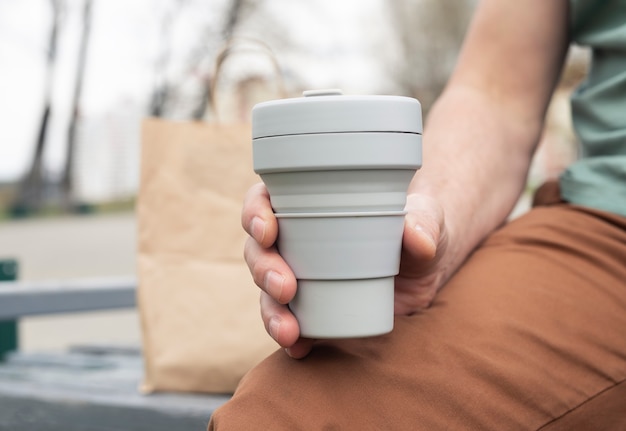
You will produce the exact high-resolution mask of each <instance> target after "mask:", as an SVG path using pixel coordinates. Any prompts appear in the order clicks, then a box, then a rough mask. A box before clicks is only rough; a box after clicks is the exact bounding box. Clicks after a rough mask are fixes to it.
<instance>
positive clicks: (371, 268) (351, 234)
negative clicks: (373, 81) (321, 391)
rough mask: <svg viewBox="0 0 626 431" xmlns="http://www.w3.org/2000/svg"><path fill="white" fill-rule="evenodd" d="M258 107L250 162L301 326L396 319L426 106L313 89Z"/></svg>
mask: <svg viewBox="0 0 626 431" xmlns="http://www.w3.org/2000/svg"><path fill="white" fill-rule="evenodd" d="M313 96H314V97H302V98H294V99H284V100H277V101H271V102H264V103H260V104H258V105H256V106H255V107H254V109H253V111H252V136H253V158H254V170H255V172H256V173H258V174H259V175H260V176H261V179H262V180H263V182H264V183H265V184H266V186H267V188H268V191H269V194H270V200H271V203H272V207H273V209H274V211H275V213H276V216H277V218H278V224H279V235H278V243H277V245H278V250H279V252H280V254H281V255H282V256H283V258H284V259H285V260H286V261H287V263H288V264H289V265H290V267H291V268H292V269H293V270H294V273H295V275H296V278H297V279H298V291H297V294H296V298H295V299H294V300H293V301H292V302H291V303H290V307H291V309H292V311H293V312H294V314H295V316H296V318H297V319H298V322H299V324H300V330H301V335H302V336H305V337H313V338H342V337H364V336H373V335H380V334H384V333H387V332H389V331H391V330H392V328H393V280H394V275H395V274H397V273H398V268H399V259H400V248H401V243H402V228H403V217H404V213H403V212H402V211H403V209H404V205H405V200H406V190H407V188H408V185H409V183H410V181H411V179H412V178H413V175H414V174H415V171H416V170H417V169H419V168H420V167H421V162H422V158H421V133H422V118H421V107H420V104H419V102H418V101H417V100H415V99H411V98H407V97H397V96H342V95H339V94H336V93H334V92H332V91H331V92H316V93H315V94H314V95H313Z"/></svg>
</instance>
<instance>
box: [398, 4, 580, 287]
mask: <svg viewBox="0 0 626 431" xmlns="http://www.w3.org/2000/svg"><path fill="white" fill-rule="evenodd" d="M567 17H568V2H567V1H566V0H553V1H549V2H545V1H543V0H528V1H526V2H510V1H506V0H483V1H481V3H480V4H479V6H478V8H477V11H476V14H475V16H474V19H473V21H472V24H471V26H470V29H469V31H468V35H467V37H466V40H465V43H464V46H463V49H462V51H461V54H460V56H459V61H458V65H457V68H456V70H455V72H454V74H453V76H452V77H451V79H450V83H449V84H448V87H447V88H446V90H445V91H444V93H443V95H442V96H441V98H440V99H439V100H438V101H437V103H436V104H435V106H434V107H433V109H432V110H431V112H430V115H429V117H428V121H427V124H426V127H425V130H424V142H423V151H424V161H423V167H422V169H421V170H420V171H419V172H418V173H417V175H416V176H415V179H414V181H413V182H412V184H411V186H410V189H409V191H410V192H411V193H420V194H425V195H429V196H431V197H433V198H434V199H435V200H436V201H437V202H439V204H440V205H441V206H442V208H443V212H444V217H445V228H446V234H447V235H448V248H447V250H446V253H445V254H446V257H445V259H446V260H447V262H445V266H446V267H447V268H451V269H450V270H449V271H450V272H451V271H453V270H455V269H456V268H457V267H458V265H460V264H461V263H462V261H463V260H464V259H465V258H466V257H467V255H468V254H469V253H470V252H471V251H472V250H473V249H474V248H475V247H476V246H477V245H478V244H479V243H480V241H482V240H483V239H484V238H485V236H486V235H488V234H489V233H490V232H492V231H493V230H494V229H495V228H497V227H498V226H499V225H500V224H502V223H503V221H504V220H505V219H506V217H507V215H508V214H509V212H510V211H511V209H512V208H513V206H514V205H515V202H516V201H517V199H518V197H519V195H520V192H521V191H522V190H523V188H524V185H525V183H526V176H527V173H528V167H529V165H530V161H531V158H532V154H533V152H534V149H535V147H536V145H537V142H538V141H539V137H540V134H541V130H542V126H543V121H544V114H545V111H546V109H547V106H548V102H549V100H550V96H551V94H552V91H553V89H554V86H555V85H556V82H557V80H558V77H559V73H560V69H561V67H562V64H563V59H564V56H565V53H566V52H567V46H568V31H567V28H568V27H567V23H568V21H567ZM531 29H532V30H531ZM447 275H449V274H447Z"/></svg>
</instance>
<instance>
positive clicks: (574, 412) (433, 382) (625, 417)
mask: <svg viewBox="0 0 626 431" xmlns="http://www.w3.org/2000/svg"><path fill="white" fill-rule="evenodd" d="M209 428H210V429H217V430H282V429H285V430H298V429H303V430H335V429H336V430H392V429H393V430H544V431H556V430H620V429H621V430H626V219H624V218H621V217H618V216H614V215H609V214H606V213H601V212H597V211H591V210H586V209H583V208H580V207H574V206H569V205H566V204H559V205H554V206H550V207H541V208H536V209H533V210H532V211H530V212H529V213H528V214H526V215H525V216H523V217H521V218H519V219H517V220H515V221H513V222H511V223H509V224H508V225H506V226H505V227H503V228H502V229H500V230H498V231H497V232H495V233H494V234H493V235H491V236H490V237H489V238H488V239H487V240H486V241H485V243H484V244H482V245H481V246H480V247H479V248H478V249H477V250H476V251H475V252H474V254H473V255H472V256H470V258H469V259H468V261H467V262H466V264H465V265H464V266H463V267H462V268H461V269H460V270H459V271H458V272H457V274H456V275H455V276H454V277H453V278H452V279H451V280H450V282H449V283H448V284H447V285H446V286H445V287H444V288H443V289H442V290H441V291H440V293H439V294H438V296H437V298H436V300H435V301H434V303H433V304H432V306H431V307H430V308H429V309H427V310H424V311H422V312H419V313H416V314H414V315H411V316H402V317H400V316H399V317H397V318H396V323H395V329H394V331H393V332H392V333H391V334H388V335H386V336H382V337H376V338H370V339H360V340H333V341H319V342H318V343H317V344H316V345H315V347H314V350H313V352H312V353H311V354H310V355H309V356H308V357H307V358H306V359H303V360H294V359H290V358H289V357H287V355H285V354H284V353H283V352H282V351H278V352H276V353H275V354H273V355H272V356H270V357H269V358H268V359H267V360H265V361H264V362H262V363H261V364H260V365H259V366H258V367H256V368H255V369H254V370H252V371H251V372H250V373H249V374H248V375H247V376H246V377H245V378H244V380H243V381H242V382H241V384H240V386H239V388H238V390H237V392H236V393H235V395H234V397H233V399H232V400H231V401H230V402H229V403H227V404H226V405H224V406H223V407H222V408H220V409H219V410H218V411H217V412H216V413H215V414H214V415H213V418H212V422H211V424H210V425H209Z"/></svg>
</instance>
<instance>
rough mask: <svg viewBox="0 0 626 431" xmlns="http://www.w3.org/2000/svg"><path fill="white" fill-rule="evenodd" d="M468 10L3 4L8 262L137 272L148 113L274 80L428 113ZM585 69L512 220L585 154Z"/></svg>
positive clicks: (60, 331)
mask: <svg viewBox="0 0 626 431" xmlns="http://www.w3.org/2000/svg"><path fill="white" fill-rule="evenodd" d="M475 3H476V2H475V0H394V1H393V2H388V1H384V0H342V1H336V0H310V1H307V2H295V1H289V0H107V1H105V0H20V1H18V0H0V95H1V96H0V259H2V258H15V259H17V260H18V261H19V264H20V274H19V277H20V279H21V280H50V279H54V280H59V279H72V278H81V277H108V276H126V275H134V273H135V248H136V244H135V239H136V227H135V218H134V201H135V198H136V194H137V189H138V179H139V169H140V166H139V153H140V130H141V121H142V119H143V118H145V117H148V116H153V117H163V118H167V119H173V120H194V121H215V118H216V116H217V113H216V112H215V111H219V118H220V121H242V120H243V121H246V120H248V119H249V112H250V108H251V107H252V105H253V104H254V103H256V102H258V101H262V100H267V99H272V98H276V97H278V94H279V88H280V87H281V86H282V87H284V89H285V91H286V93H287V94H288V95H289V96H298V95H300V94H301V92H302V91H303V90H306V89H318V88H341V89H342V90H343V91H344V93H345V94H394V95H405V96H411V97H416V98H417V99H419V100H420V101H421V102H422V105H423V108H424V115H425V116H427V115H428V110H429V108H430V106H431V104H432V102H433V101H434V100H435V98H436V97H437V96H438V94H439V93H440V92H441V90H442V88H443V86H444V84H445V82H446V80H447V78H448V76H449V74H450V73H451V71H452V69H453V67H454V64H455V61H456V58H457V55H458V51H459V48H460V44H461V41H462V39H463V36H464V34H465V31H466V29H467V25H468V23H469V19H470V16H471V12H472V11H473V8H474V7H475ZM233 38H234V39H236V40H239V41H240V43H239V44H238V45H237V47H238V48H237V49H236V50H235V53H234V54H233V55H231V56H229V57H228V58H227V60H226V62H225V63H224V64H223V67H222V68H221V70H220V74H219V79H217V80H216V74H215V59H216V57H217V56H218V55H219V53H220V52H221V50H222V49H223V48H224V46H225V44H226V42H227V41H228V40H231V39H233ZM255 41H257V42H255ZM258 41H260V42H261V43H258ZM265 47H270V49H271V54H268V51H267V49H266V48H265ZM273 60H275V62H276V63H274V62H273ZM275 64H278V69H279V70H276V67H275ZM587 64H588V53H587V52H586V51H585V50H583V49H580V48H576V47H573V48H572V49H571V52H570V56H569V58H568V62H567V67H566V68H565V70H564V72H563V77H562V80H561V82H560V84H559V88H558V90H557V91H556V93H555V96H554V98H553V102H552V104H551V107H550V110H549V115H548V122H547V125H546V130H545V133H544V137H543V139H542V143H541V147H540V150H539V151H538V153H537V155H536V157H535V161H534V163H533V168H532V171H531V175H530V177H529V183H528V191H527V193H525V195H524V196H523V197H522V199H520V203H519V204H518V207H517V208H516V209H515V211H514V213H513V216H516V215H518V214H520V213H522V212H523V211H525V209H526V208H527V207H528V199H529V196H530V193H531V192H532V190H533V189H534V188H535V187H537V185H538V184H540V183H541V182H542V181H543V180H545V179H546V178H551V177H555V176H556V175H558V173H559V172H560V171H561V170H562V169H563V167H564V166H565V165H567V163H568V162H569V161H571V160H572V159H574V158H575V157H576V154H577V144H576V140H575V137H574V135H573V133H572V130H571V124H570V119H569V105H568V96H569V94H570V92H571V91H572V89H573V88H575V86H576V84H577V83H578V82H580V80H581V79H583V78H584V75H585V73H586V69H587ZM212 86H214V88H215V91H213V92H212V90H211V88H212ZM211 100H213V101H214V102H215V106H216V107H217V108H216V109H212V104H211V103H210V101H211ZM19 336H20V345H21V348H22V349H23V350H27V351H28V350H39V349H48V350H49V349H63V348H65V347H66V346H67V345H69V344H72V343H82V342H94V341H95V342H104V343H108V342H111V343H122V344H123V343H128V344H138V343H139V341H140V334H139V326H138V320H137V314H136V312H135V311H132V310H131V311H115V312H106V313H105V312H96V313H89V314H88V315H87V314H85V315H81V314H73V315H67V316H52V317H37V318H28V319H23V320H22V321H21V322H20V335H19Z"/></svg>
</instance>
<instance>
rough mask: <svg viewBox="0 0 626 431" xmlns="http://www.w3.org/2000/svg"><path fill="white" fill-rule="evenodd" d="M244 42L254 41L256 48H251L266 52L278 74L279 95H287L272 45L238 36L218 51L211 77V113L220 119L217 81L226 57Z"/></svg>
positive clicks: (281, 96)
mask: <svg viewBox="0 0 626 431" xmlns="http://www.w3.org/2000/svg"><path fill="white" fill-rule="evenodd" d="M242 43H252V44H253V45H256V49H251V50H252V51H257V50H258V49H259V48H260V51H258V52H264V53H265V54H267V57H268V58H269V60H270V61H271V63H272V68H273V70H274V74H275V75H276V78H277V79H278V83H277V85H278V95H279V97H280V98H285V97H287V91H286V90H285V82H284V80H283V75H282V72H281V69H280V65H279V64H278V60H277V58H276V55H275V54H274V51H272V49H271V48H270V46H269V45H268V44H267V43H265V42H263V41H262V40H259V39H256V38H253V37H243V36H237V37H234V38H231V39H229V40H228V41H227V42H226V43H225V44H224V46H223V47H222V49H220V51H219V52H218V54H217V56H216V58H215V68H214V71H213V79H211V86H210V91H209V107H210V108H211V113H212V115H213V117H214V118H215V119H216V120H218V119H219V114H218V111H217V103H216V101H215V99H216V97H215V95H216V90H217V82H218V78H219V76H220V74H221V70H222V66H223V64H224V61H225V60H226V58H228V57H229V56H230V55H231V54H232V53H233V51H234V50H235V48H236V47H239V48H241V44H242Z"/></svg>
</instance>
